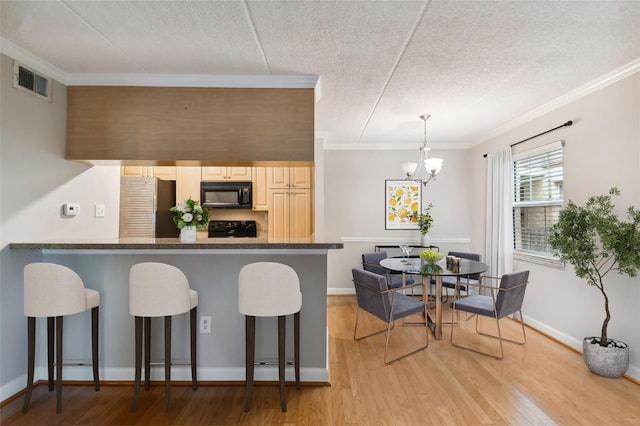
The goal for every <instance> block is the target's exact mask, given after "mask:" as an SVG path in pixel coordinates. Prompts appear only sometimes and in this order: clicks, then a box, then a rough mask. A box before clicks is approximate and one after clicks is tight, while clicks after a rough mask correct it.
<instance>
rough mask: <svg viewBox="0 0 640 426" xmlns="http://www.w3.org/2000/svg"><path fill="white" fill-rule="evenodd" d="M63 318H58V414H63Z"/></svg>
mask: <svg viewBox="0 0 640 426" xmlns="http://www.w3.org/2000/svg"><path fill="white" fill-rule="evenodd" d="M62 318H63V317H62V316H58V317H56V413H61V412H62Z"/></svg>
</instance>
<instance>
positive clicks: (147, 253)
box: [9, 238, 343, 383]
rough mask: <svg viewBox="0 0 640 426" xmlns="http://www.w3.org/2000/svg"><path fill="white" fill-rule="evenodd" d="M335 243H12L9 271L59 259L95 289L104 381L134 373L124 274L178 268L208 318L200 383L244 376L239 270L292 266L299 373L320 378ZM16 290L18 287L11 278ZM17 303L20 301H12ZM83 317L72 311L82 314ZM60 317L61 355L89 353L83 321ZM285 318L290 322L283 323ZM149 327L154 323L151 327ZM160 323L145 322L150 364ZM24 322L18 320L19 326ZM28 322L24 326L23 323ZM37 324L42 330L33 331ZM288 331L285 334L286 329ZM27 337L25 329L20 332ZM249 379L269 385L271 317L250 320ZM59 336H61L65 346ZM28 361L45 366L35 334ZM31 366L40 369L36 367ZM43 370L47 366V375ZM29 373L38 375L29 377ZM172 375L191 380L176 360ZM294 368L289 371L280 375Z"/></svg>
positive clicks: (179, 334)
mask: <svg viewBox="0 0 640 426" xmlns="http://www.w3.org/2000/svg"><path fill="white" fill-rule="evenodd" d="M341 248H343V245H342V243H332V242H316V241H311V240H304V241H281V242H278V241H266V240H262V239H259V238H237V239H234V238H206V239H198V240H197V241H196V242H195V243H181V242H180V241H179V240H178V239H177V238H157V239H151V238H126V239H114V240H103V241H42V242H20V243H11V244H10V245H9V249H10V252H11V254H10V257H11V262H10V265H11V266H10V267H11V268H16V270H15V272H16V275H14V276H21V274H20V273H19V270H18V269H20V270H21V269H22V268H24V265H26V264H28V263H31V262H52V263H57V264H61V265H65V266H67V267H69V268H71V269H73V270H74V271H76V272H77V273H78V275H80V277H81V278H82V280H83V281H84V284H85V286H86V287H87V288H92V289H94V290H98V291H99V292H100V294H101V304H100V342H99V343H100V376H101V380H107V381H131V380H132V379H133V369H134V338H133V334H134V324H133V323H134V321H133V317H132V316H131V315H130V314H129V270H130V268H131V266H133V265H134V264H136V263H140V262H162V263H167V264H171V265H174V266H176V267H178V268H180V269H181V270H182V271H183V272H184V273H185V275H186V276H187V278H188V280H189V285H190V287H191V288H192V289H194V290H196V291H198V296H199V297H198V298H199V305H198V316H200V317H202V316H209V317H211V324H212V327H211V332H210V333H199V334H198V348H197V353H198V378H199V380H201V381H216V382H219V381H223V382H234V381H243V380H244V327H245V324H244V316H242V315H241V314H240V313H239V312H238V290H237V287H238V273H239V272H240V269H241V268H242V267H243V266H244V265H247V264H249V263H254V262H279V263H284V264H287V265H289V266H291V267H292V268H293V269H294V270H295V271H296V273H297V274H298V276H299V278H300V286H301V291H302V310H301V314H300V325H301V360H300V367H301V379H302V381H303V382H316V383H328V382H329V359H328V347H327V340H328V339H327V253H328V250H333V249H341ZM15 284H16V286H20V287H21V286H22V283H21V282H16V283H15ZM16 303H20V304H22V303H23V302H22V300H19V301H18V300H16ZM81 315H84V314H78V315H76V316H77V317H80V316H81ZM76 316H72V317H70V318H69V319H68V320H67V319H65V352H67V353H70V354H74V356H75V355H76V354H80V355H79V356H78V358H86V359H88V358H90V347H86V346H87V345H86V344H85V342H86V336H88V335H89V334H90V329H89V325H88V324H89V322H88V321H84V318H77V319H76V318H74V317H76ZM289 320H290V319H289ZM156 323H157V324H156ZM160 323H161V321H155V322H154V326H153V330H152V333H153V336H154V337H153V339H152V341H153V342H154V346H153V347H152V356H151V360H152V362H155V361H154V360H161V359H162V347H163V344H162V342H163V337H162V336H163V334H162V330H161V324H160ZM173 323H174V324H173V339H172V341H173V343H172V346H173V353H174V361H180V360H187V359H188V354H189V344H188V341H189V334H188V329H189V319H188V315H186V314H185V315H183V316H179V317H177V318H175V319H174V322H173ZM25 324H26V323H25ZM25 327H26V325H25ZM41 329H42V328H41ZM289 330H291V331H289ZM292 330H293V327H292V324H288V325H287V331H288V333H287V360H289V359H293V340H292V337H293V333H292ZM25 333H26V330H25ZM256 336H257V339H256V362H263V363H264V364H265V365H263V366H259V367H258V368H256V371H255V379H256V380H258V381H259V380H262V381H265V380H266V381H277V377H278V373H277V366H273V365H271V362H272V361H274V360H277V340H278V339H277V321H276V319H273V318H258V321H257V324H256ZM67 339H68V340H69V341H68V342H67ZM36 348H37V355H36V365H37V366H40V367H42V368H41V369H40V370H41V371H44V370H46V369H45V368H44V366H45V365H46V349H45V348H46V339H45V336H44V333H40V334H39V335H38V341H37V343H36ZM36 371H38V370H36ZM45 374H46V372H45ZM64 374H65V376H64V379H65V380H91V368H90V367H77V368H67V369H65V372H64ZM151 374H152V380H161V379H163V377H164V376H163V371H162V369H161V368H158V369H154V368H152V372H151ZM36 379H37V378H36ZM172 379H173V380H190V369H189V367H187V366H185V367H180V366H174V367H173V372H172ZM292 379H293V371H291V372H290V371H288V370H287V380H292Z"/></svg>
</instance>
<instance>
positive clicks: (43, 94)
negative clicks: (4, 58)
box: [13, 61, 51, 102]
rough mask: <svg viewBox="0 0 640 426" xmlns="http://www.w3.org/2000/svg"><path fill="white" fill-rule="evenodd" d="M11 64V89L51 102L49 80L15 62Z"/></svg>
mask: <svg viewBox="0 0 640 426" xmlns="http://www.w3.org/2000/svg"><path fill="white" fill-rule="evenodd" d="M13 64H14V65H13V76H14V77H13V87H15V88H16V89H20V90H23V91H25V92H29V93H31V94H33V95H35V96H37V97H39V98H42V99H45V100H47V101H49V102H51V79H50V78H49V77H45V76H43V75H40V74H38V73H37V72H36V71H34V70H32V69H31V68H28V67H26V66H24V65H22V64H21V63H19V62H17V61H14V63H13Z"/></svg>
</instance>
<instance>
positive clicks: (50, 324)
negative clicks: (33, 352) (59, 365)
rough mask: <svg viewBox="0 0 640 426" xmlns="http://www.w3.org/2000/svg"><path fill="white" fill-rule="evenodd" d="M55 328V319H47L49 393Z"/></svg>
mask: <svg viewBox="0 0 640 426" xmlns="http://www.w3.org/2000/svg"><path fill="white" fill-rule="evenodd" d="M55 328H56V319H55V318H54V317H47V366H48V373H49V392H51V391H52V390H53V364H54V363H55V358H54V353H55V341H54V336H55V333H56V332H55Z"/></svg>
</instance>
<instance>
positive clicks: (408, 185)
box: [384, 179, 422, 229]
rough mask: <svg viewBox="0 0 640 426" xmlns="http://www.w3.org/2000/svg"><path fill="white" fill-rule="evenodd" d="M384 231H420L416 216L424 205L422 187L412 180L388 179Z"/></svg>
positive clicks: (386, 181) (386, 183)
mask: <svg viewBox="0 0 640 426" xmlns="http://www.w3.org/2000/svg"><path fill="white" fill-rule="evenodd" d="M384 186H385V220H384V229H419V228H418V221H417V217H416V215H417V214H418V213H419V212H420V206H421V205H422V187H421V185H420V183H419V182H414V181H412V180H395V179H387V180H385V181H384Z"/></svg>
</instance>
